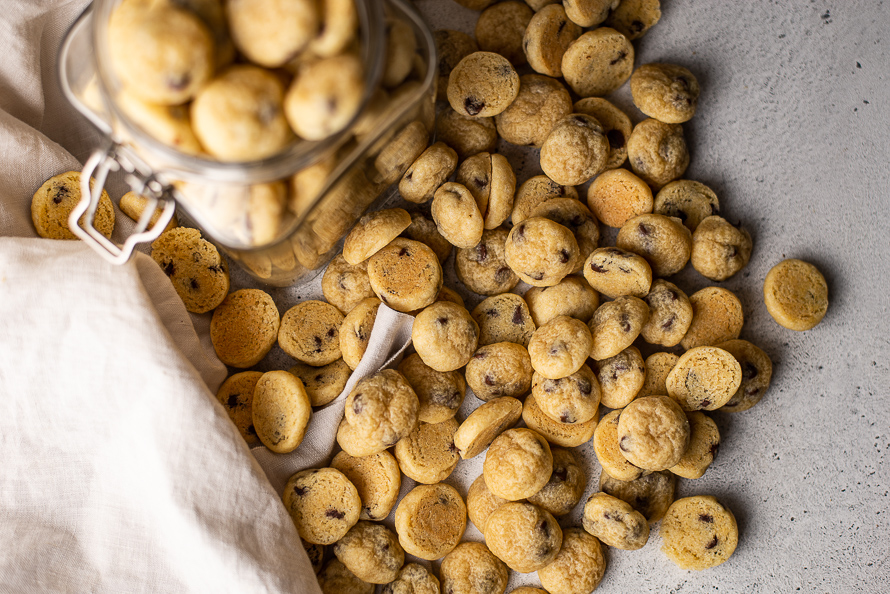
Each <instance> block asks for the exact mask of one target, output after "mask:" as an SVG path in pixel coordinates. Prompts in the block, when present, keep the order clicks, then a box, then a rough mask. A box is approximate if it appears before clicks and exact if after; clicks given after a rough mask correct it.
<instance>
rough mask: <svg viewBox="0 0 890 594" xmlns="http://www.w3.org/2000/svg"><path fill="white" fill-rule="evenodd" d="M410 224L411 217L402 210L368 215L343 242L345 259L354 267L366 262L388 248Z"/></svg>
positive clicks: (395, 209)
mask: <svg viewBox="0 0 890 594" xmlns="http://www.w3.org/2000/svg"><path fill="white" fill-rule="evenodd" d="M410 224H411V215H409V214H408V211H406V210H404V209H401V208H387V209H385V210H377V211H374V212H372V213H369V214H366V215H365V216H363V217H362V218H361V219H360V220H359V222H358V223H356V225H355V227H353V228H352V231H350V232H349V235H347V236H346V239H345V240H344V241H343V259H344V260H346V263H347V264H351V265H353V266H355V265H356V264H359V263H361V262H364V261H365V260H367V259H368V258H370V257H371V256H373V255H374V254H376V253H377V252H378V251H380V250H381V249H382V248H384V247H386V246H387V245H388V244H389V243H390V242H391V241H392V240H393V239H395V238H396V237H398V236H399V234H400V233H401V232H402V231H404V230H405V229H407V228H408V225H410Z"/></svg>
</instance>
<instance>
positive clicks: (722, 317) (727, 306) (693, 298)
mask: <svg viewBox="0 0 890 594" xmlns="http://www.w3.org/2000/svg"><path fill="white" fill-rule="evenodd" d="M689 303H691V304H692V323H691V324H690V325H689V330H687V331H686V335H685V336H684V337H683V340H681V341H680V346H682V347H683V348H684V349H691V348H694V347H697V346H709V345H715V344H720V343H721V342H726V341H727V340H734V339H736V338H738V337H739V333H740V332H741V331H742V324H744V322H745V317H744V314H743V313H742V302H741V301H739V298H738V297H736V296H735V295H734V294H733V293H732V292H731V291H729V290H727V289H724V288H722V287H705V288H704V289H702V290H700V291H696V292H695V293H693V294H692V295H690V296H689Z"/></svg>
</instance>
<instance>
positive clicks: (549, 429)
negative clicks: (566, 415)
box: [522, 394, 597, 448]
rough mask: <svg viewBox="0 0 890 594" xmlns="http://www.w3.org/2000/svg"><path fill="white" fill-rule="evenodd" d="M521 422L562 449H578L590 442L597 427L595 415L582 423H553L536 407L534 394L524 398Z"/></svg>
mask: <svg viewBox="0 0 890 594" xmlns="http://www.w3.org/2000/svg"><path fill="white" fill-rule="evenodd" d="M522 420H523V421H525V424H526V425H527V426H528V428H529V429H532V430H534V431H537V432H538V433H540V434H541V435H543V436H544V438H545V439H547V441H548V442H550V443H552V444H554V445H558V446H562V447H564V448H574V447H578V446H579V445H581V444H584V443H587V442H588V441H590V438H591V437H593V432H594V431H595V430H596V425H597V419H596V415H594V417H593V418H592V419H590V420H589V421H587V422H584V423H560V422H559V421H554V420H553V419H551V418H550V417H548V416H547V415H545V414H544V411H542V410H541V407H540V406H538V402H537V399H536V398H535V395H534V394H529V395H528V396H526V398H525V403H523V406H522Z"/></svg>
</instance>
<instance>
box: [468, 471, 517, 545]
mask: <svg viewBox="0 0 890 594" xmlns="http://www.w3.org/2000/svg"><path fill="white" fill-rule="evenodd" d="M505 503H509V501H507V500H506V499H504V498H502V497H498V496H497V495H495V494H494V493H492V492H491V490H490V489H489V488H488V485H486V484H485V476H484V475H481V474H480V475H479V476H477V477H476V480H474V481H473V484H472V485H470V488H469V490H468V491H467V514H468V515H469V516H470V521H471V522H473V525H474V526H476V528H478V529H479V532H484V531H485V522H487V521H488V516H490V515H491V513H492V512H493V511H494V510H496V509H497V508H499V507H500V506H502V505H504V504H505Z"/></svg>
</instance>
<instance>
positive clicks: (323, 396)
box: [287, 359, 352, 406]
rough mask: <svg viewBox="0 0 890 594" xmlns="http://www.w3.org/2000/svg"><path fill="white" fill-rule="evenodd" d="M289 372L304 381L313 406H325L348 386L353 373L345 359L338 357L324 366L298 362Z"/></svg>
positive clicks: (304, 386)
mask: <svg viewBox="0 0 890 594" xmlns="http://www.w3.org/2000/svg"><path fill="white" fill-rule="evenodd" d="M287 372H288V373H290V374H292V375H295V376H296V377H297V378H299V380H300V381H301V382H303V388H304V389H305V390H306V395H307V396H309V402H310V403H311V404H312V406H324V405H325V404H327V403H329V402H331V401H332V400H334V398H336V397H337V396H339V395H340V392H342V391H343V389H344V388H345V387H346V382H347V381H348V380H349V376H350V375H351V374H352V370H351V369H350V368H349V365H347V364H346V363H345V362H344V361H343V359H337V360H336V361H334V362H333V363H329V364H328V365H324V366H322V367H315V366H312V365H306V364H305V363H297V364H296V365H294V366H293V367H291V368H290V369H288V370H287Z"/></svg>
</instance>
